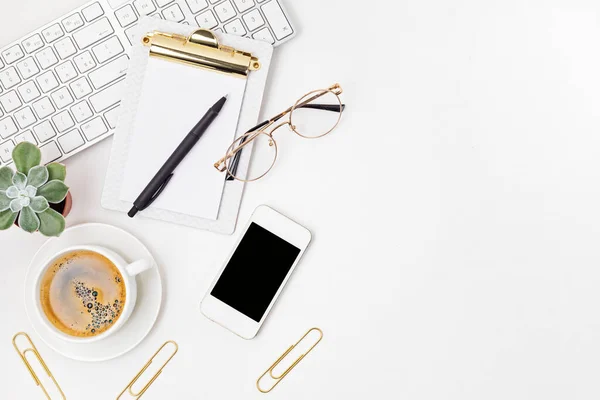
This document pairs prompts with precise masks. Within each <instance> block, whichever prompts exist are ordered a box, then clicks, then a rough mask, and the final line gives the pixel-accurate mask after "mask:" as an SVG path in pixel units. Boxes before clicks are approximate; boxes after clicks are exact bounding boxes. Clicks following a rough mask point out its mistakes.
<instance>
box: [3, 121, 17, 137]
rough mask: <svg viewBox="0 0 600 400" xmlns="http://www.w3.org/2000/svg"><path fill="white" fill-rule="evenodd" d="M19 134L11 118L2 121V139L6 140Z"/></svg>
mask: <svg viewBox="0 0 600 400" xmlns="http://www.w3.org/2000/svg"><path fill="white" fill-rule="evenodd" d="M17 132H18V129H17V126H16V125H15V121H13V119H12V118H11V117H6V118H4V119H3V120H0V137H2V139H6V138H7V137H9V136H12V135H14V134H15V133H17Z"/></svg>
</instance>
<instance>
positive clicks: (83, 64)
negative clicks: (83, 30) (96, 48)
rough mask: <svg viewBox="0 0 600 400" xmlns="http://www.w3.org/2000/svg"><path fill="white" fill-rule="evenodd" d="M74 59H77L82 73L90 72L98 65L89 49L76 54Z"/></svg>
mask: <svg viewBox="0 0 600 400" xmlns="http://www.w3.org/2000/svg"><path fill="white" fill-rule="evenodd" d="M73 61H75V65H76V66H77V69H78V70H79V72H81V73H82V74H83V73H85V72H88V71H89V70H90V69H92V68H94V67H95V66H96V62H95V61H94V59H93V58H92V55H91V54H90V52H89V51H85V52H83V53H81V54H78V55H76V56H75V57H74V58H73Z"/></svg>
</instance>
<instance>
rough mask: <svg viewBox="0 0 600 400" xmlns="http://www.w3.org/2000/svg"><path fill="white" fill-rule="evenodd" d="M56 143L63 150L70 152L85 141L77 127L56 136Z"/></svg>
mask: <svg viewBox="0 0 600 400" xmlns="http://www.w3.org/2000/svg"><path fill="white" fill-rule="evenodd" d="M58 143H59V144H60V147H62V149H63V152H64V153H65V154H66V153H70V152H72V151H73V150H75V149H76V148H78V147H81V146H83V145H84V143H85V141H84V140H83V138H82V137H81V134H80V133H79V131H78V130H77V129H73V130H72V131H71V132H69V133H66V134H64V135H62V136H59V137H58Z"/></svg>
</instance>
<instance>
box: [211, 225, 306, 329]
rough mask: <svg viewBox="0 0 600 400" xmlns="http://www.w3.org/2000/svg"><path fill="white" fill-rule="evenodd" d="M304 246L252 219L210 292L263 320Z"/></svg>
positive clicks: (234, 306)
mask: <svg viewBox="0 0 600 400" xmlns="http://www.w3.org/2000/svg"><path fill="white" fill-rule="evenodd" d="M299 254H300V249H299V248H297V247H296V246H294V245H292V244H290V243H288V242H287V241H285V240H284V239H282V238H280V237H279V236H277V235H275V234H273V233H271V232H269V231H268V230H266V229H265V228H263V227H262V226H260V225H258V224H257V223H255V222H252V223H251V224H250V226H249V227H248V230H247V231H246V233H245V234H244V237H243V238H242V240H241V241H240V243H239V245H238V247H237V249H235V252H234V253H233V255H232V256H231V259H230V260H229V262H228V263H227V266H226V267H225V269H224V270H223V273H222V274H221V276H220V277H219V280H218V281H217V283H216V284H215V287H214V288H213V290H212V291H211V292H210V294H211V295H212V296H214V297H216V298H217V299H219V300H221V301H222V302H223V303H225V304H227V305H229V306H231V307H233V308H235V309H236V310H237V311H239V312H241V313H242V314H244V315H246V316H247V317H249V318H251V319H253V320H254V321H256V322H260V320H261V319H262V317H263V315H264V314H265V311H267V308H268V307H269V304H271V300H273V297H274V296H275V294H276V293H277V291H278V290H279V287H280V286H281V283H282V282H283V280H284V279H285V277H286V276H287V274H288V272H289V270H290V268H292V265H294V262H295V261H296V258H297V257H298V255H299Z"/></svg>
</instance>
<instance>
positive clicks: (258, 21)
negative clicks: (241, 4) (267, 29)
mask: <svg viewBox="0 0 600 400" xmlns="http://www.w3.org/2000/svg"><path fill="white" fill-rule="evenodd" d="M242 18H244V22H245V23H246V26H247V27H248V29H249V30H250V31H253V30H255V29H256V28H260V27H261V26H263V25H264V24H265V20H264V19H263V17H262V16H261V15H260V11H258V10H252V11H250V12H249V13H247V14H244V16H243V17H242Z"/></svg>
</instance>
